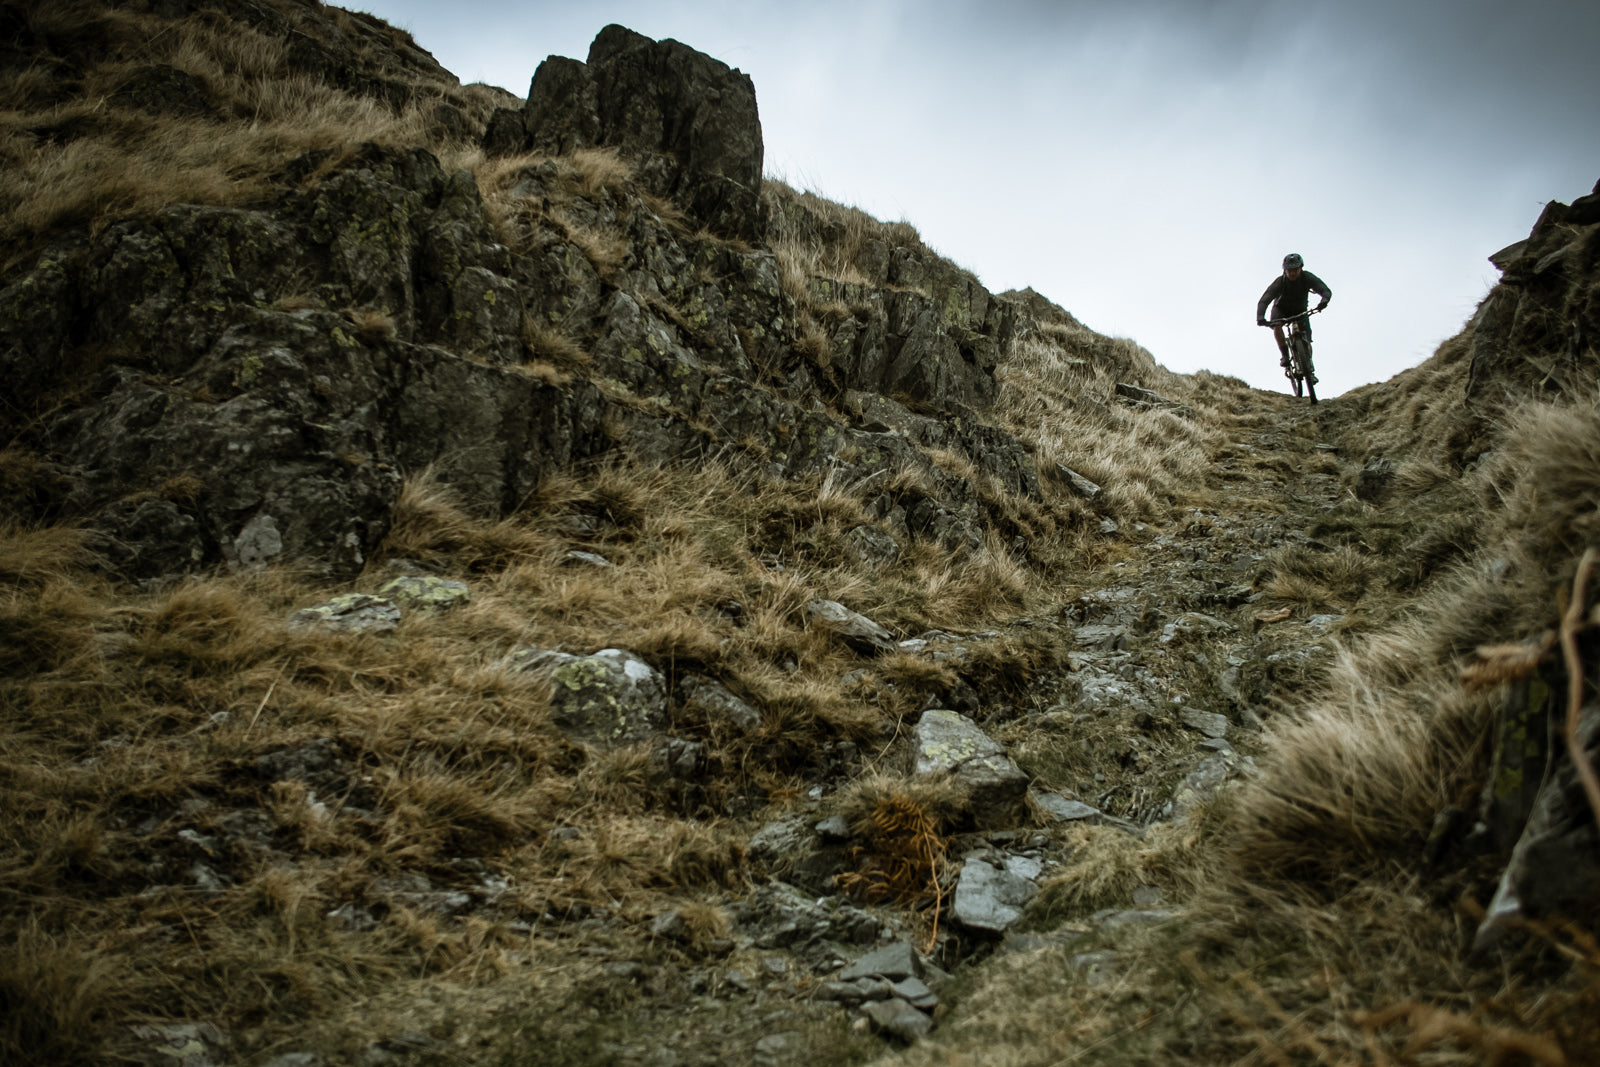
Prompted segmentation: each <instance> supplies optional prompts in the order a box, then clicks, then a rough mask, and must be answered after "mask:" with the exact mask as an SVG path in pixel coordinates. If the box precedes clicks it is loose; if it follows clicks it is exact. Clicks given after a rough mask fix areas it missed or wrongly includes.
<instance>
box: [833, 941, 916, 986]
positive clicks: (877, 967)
mask: <svg viewBox="0 0 1600 1067" xmlns="http://www.w3.org/2000/svg"><path fill="white" fill-rule="evenodd" d="M918 971H919V968H918V966H917V952H916V949H914V948H912V947H911V942H909V941H896V942H894V943H893V944H891V945H885V946H884V947H883V948H880V949H878V950H877V951H875V952H869V953H867V954H866V955H865V956H862V957H861V958H860V959H858V960H856V961H855V962H854V963H852V964H851V965H850V966H849V967H846V968H845V969H844V973H843V974H841V975H839V981H841V982H853V981H855V980H856V979H857V978H887V979H889V980H890V981H895V982H897V981H899V980H900V979H902V978H912V977H915V976H916V975H917V973H918Z"/></svg>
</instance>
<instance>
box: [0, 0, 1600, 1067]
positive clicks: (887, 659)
mask: <svg viewBox="0 0 1600 1067" xmlns="http://www.w3.org/2000/svg"><path fill="white" fill-rule="evenodd" d="M0 26H3V27H4V29H5V31H6V32H5V34H4V35H0V36H3V38H4V39H5V40H6V41H8V42H10V43H9V44H7V45H5V46H4V47H5V48H6V49H7V51H6V59H7V62H6V63H5V64H4V67H5V70H6V73H5V74H3V75H0V108H3V110H0V124H3V125H0V128H3V130H4V134H3V138H0V145H3V149H0V150H3V151H4V153H5V163H6V168H7V172H8V175H14V176H15V179H14V180H13V181H11V182H9V183H8V187H7V189H6V190H5V191H3V192H0V231H3V232H4V234H5V237H6V249H7V252H6V259H5V261H4V263H3V264H0V369H3V372H4V375H5V380H6V381H7V382H8V383H9V385H10V388H9V389H8V390H7V391H6V394H5V398H4V404H3V405H0V421H3V422H4V427H3V429H4V438H3V440H4V442H5V444H4V448H3V451H0V486H3V490H4V491H3V494H0V583H3V584H0V589H3V593H0V665H3V667H4V670H3V677H0V776H3V779H4V781H5V783H6V790H5V792H4V794H0V796H3V799H0V826H3V827H4V833H5V840H6V842H7V846H8V847H7V849H6V851H5V855H4V857H3V858H0V899H3V900H4V901H5V907H4V909H3V910H0V1056H3V1057H4V1058H5V1059H6V1060H7V1061H16V1062H28V1063H84V1062H119V1063H145V1064H160V1065H168V1064H184V1065H186V1067H202V1065H205V1064H219V1065H220V1064H234V1063H238V1064H272V1065H274V1067H291V1065H301V1067H303V1065H310V1064H346V1063H349V1064H363V1065H367V1064H388V1063H523V1062H540V1063H639V1064H646V1063H650V1064H698V1063H705V1064H711V1063H729V1062H759V1063H774V1064H778V1063H795V1064H799V1063H819V1064H820V1063H829V1064H832V1063H848V1062H864V1061H868V1060H878V1059H882V1060H885V1061H888V1060H900V1059H903V1060H908V1061H913V1062H916V1061H924V1060H925V1061H927V1062H939V1063H951V1062H961V1063H995V1062H1006V1063H1019V1064H1021V1063H1041V1064H1042V1063H1057V1062H1074V1063H1106V1064H1111V1063H1129V1062H1140V1063H1143V1062H1148V1063H1172V1064H1179V1063H1182V1064H1192V1063H1218V1064H1221V1063H1236V1062H1262V1063H1320V1064H1328V1065H1332V1064H1346V1063H1369V1062H1370V1063H1377V1064H1387V1063H1423V1062H1426V1063H1479V1062H1484V1063H1491V1062H1492V1063H1514V1062H1531V1063H1538V1064H1545V1065H1548V1064H1580V1063H1587V1062H1591V1061H1593V1060H1594V1059H1595V1058H1597V1057H1600V1032H1596V1031H1595V1029H1594V1027H1593V1024H1592V1020H1593V1019H1594V1018H1595V1017H1597V1016H1596V1011H1595V1009H1596V1007H1600V985H1597V984H1596V981H1595V978H1594V975H1595V973H1596V970H1595V969H1596V968H1597V967H1600V952H1597V950H1596V948H1595V944H1596V942H1595V940H1594V934H1595V932H1596V927H1595V915H1594V905H1595V902H1596V901H1597V900H1600V895H1597V888H1600V862H1597V860H1596V855H1597V851H1600V834H1597V833H1596V826H1597V821H1600V788H1597V789H1593V790H1591V788H1590V786H1589V785H1588V783H1589V782H1590V781H1592V778H1593V775H1592V770H1591V766H1592V753H1593V750H1594V748H1596V747H1597V745H1600V741H1597V738H1600V705H1595V704H1593V703H1592V702H1591V696H1592V688H1591V687H1590V686H1589V684H1588V683H1587V682H1586V681H1585V672H1584V665H1585V663H1586V662H1588V660H1589V659H1591V658H1592V657H1593V652H1594V650H1593V647H1592V646H1593V637H1592V634H1591V633H1590V630H1589V626H1590V612H1589V604H1590V598H1589V589H1588V585H1589V582H1588V567H1589V557H1588V556H1587V555H1586V554H1585V550H1586V549H1588V548H1589V547H1590V546H1591V545H1595V544H1596V543H1597V542H1600V530H1596V529H1594V515H1595V514H1596V507H1597V505H1600V477H1597V474H1596V472H1597V471H1600V464H1597V459H1600V456H1597V455H1596V452H1597V449H1600V414H1597V413H1596V411H1595V409H1594V406H1593V401H1592V397H1593V395H1594V387H1595V374H1594V372H1593V367H1594V356H1595V349H1594V338H1595V337H1596V336H1600V305H1597V304H1596V301H1595V298H1594V294H1595V292H1596V290H1597V285H1600V280H1597V279H1600V215H1597V214H1596V207H1595V204H1596V203H1597V202H1600V201H1597V199H1596V197H1595V196H1590V197H1583V198H1579V199H1578V200H1576V201H1574V202H1573V204H1571V205H1570V206H1568V205H1564V204H1554V203H1553V204H1552V205H1551V206H1550V208H1549V209H1547V211H1546V212H1545V215H1544V216H1543V217H1541V219H1540V220H1539V222H1538V224H1537V225H1536V227H1535V229H1534V231H1533V233H1532V235H1531V236H1530V237H1529V238H1528V240H1527V241H1525V242H1522V243H1520V244H1519V245H1516V246H1512V247H1511V248H1509V249H1507V250H1505V251H1503V252H1501V253H1497V254H1496V256H1495V257H1494V258H1495V262H1496V263H1497V265H1500V266H1501V267H1502V269H1503V271H1504V276H1503V278H1502V281H1501V284H1500V285H1498V286H1497V287H1496V288H1495V290H1494V291H1493V292H1492V293H1491V294H1490V295H1489V297H1488V298H1487V299H1486V300H1485V302H1484V304H1483V306H1482V307H1481V308H1480V310H1479V313H1478V314H1477V316H1476V317H1475V318H1474V320H1473V321H1472V322H1471V323H1470V324H1468V326H1467V327H1466V329H1465V330H1464V331H1463V333H1462V334H1461V335H1460V336H1458V337H1457V338H1455V339H1452V340H1451V341H1450V342H1447V343H1446V344H1445V345H1444V346H1442V347H1441V349H1440V351H1439V353H1438V354H1437V355H1436V356H1435V357H1434V358H1433V359H1432V360H1430V361H1428V362H1427V363H1425V364H1423V365H1422V366H1420V367H1417V368H1413V369H1412V370H1409V371H1406V372H1404V373H1402V374H1401V375H1399V376H1397V377H1396V378H1395V379H1394V380H1392V381H1391V382H1388V383H1385V384H1382V385H1374V386H1369V387H1365V388H1364V389H1361V390H1357V391H1355V392H1354V393H1352V394H1349V395H1347V396H1345V397H1340V398H1336V399H1334V400H1331V401H1325V402H1324V403H1323V404H1321V405H1319V406H1318V407H1317V408H1315V409H1312V408H1309V407H1304V406H1300V405H1299V404H1297V403H1295V402H1294V401H1293V400H1292V399H1291V398H1289V397H1286V396H1282V395H1278V394H1267V393H1261V392H1257V391H1253V390H1251V389H1249V388H1247V387H1246V386H1245V385H1244V384H1243V383H1241V382H1238V381H1235V380H1232V379H1227V378H1221V377H1218V376H1216V375H1211V374H1205V373H1202V374H1198V375H1193V376H1179V375H1174V374H1171V373H1169V372H1167V371H1166V370H1165V369H1163V368H1161V367H1160V366H1159V365H1158V364H1157V363H1156V362H1155V361H1154V359H1152V358H1151V356H1150V355H1149V353H1147V352H1145V351H1144V350H1142V349H1140V348H1139V347H1138V346H1137V345H1136V344H1134V343H1133V342H1130V341H1127V340H1123V339H1114V338H1107V337H1104V336H1101V335H1099V334H1097V333H1095V332H1094V331H1092V330H1090V329H1088V328H1087V327H1085V326H1084V325H1083V324H1082V323H1080V322H1079V321H1078V320H1077V319H1076V318H1074V317H1073V316H1072V315H1071V314H1070V313H1068V312H1067V311H1065V310H1063V309H1062V308H1060V307H1058V306H1056V305H1055V304H1053V303H1051V302H1050V301H1049V300H1048V299H1046V298H1044V297H1042V296H1040V295H1039V294H1037V293H1034V292H1032V291H1031V290H1029V291H1023V292H1013V293H1004V294H994V293H990V292H988V291H986V290H985V289H984V287H983V286H982V285H981V284H980V282H979V281H978V279H976V278H975V277H973V276H972V275H971V274H970V273H969V272H967V271H964V270H962V269H961V268H959V267H958V266H956V265H954V264H952V263H950V262H949V261H947V260H946V259H944V258H943V257H941V256H940V255H938V254H937V253H936V252H935V251H933V250H931V249H929V248H928V247H926V246H925V245H924V244H923V242H922V241H921V240H920V238H919V237H918V235H917V233H916V231H915V229H914V228H913V227H911V226H910V225H909V224H906V223H903V222H901V223H884V222H881V221H879V220H876V219H873V218H871V217H869V216H867V215H865V214H864V213H862V212H860V211H857V210H855V209H853V208H850V207H847V206H843V205H839V204H834V203H830V202H828V201H826V200H823V199H821V198H819V197H816V196H814V195H812V194H809V193H802V192H797V191H795V190H793V189H790V188H788V187H787V186H784V185H783V184H781V183H778V182H774V181H771V180H767V179H765V178H764V177H763V174H762V139H761V127H760V123H759V117H758V109H757V103H756V94H755V88H754V87H753V86H752V84H751V82H750V79H749V78H748V77H747V76H745V75H743V74H741V73H740V72H739V71H737V70H731V69H729V68H728V67H727V66H726V65H724V64H722V63H720V62H718V61H717V60H715V59H713V58H711V57H708V56H705V55H702V54H700V53H698V52H696V51H694V50H693V49H692V48H690V47H688V46H686V45H684V44H681V43H678V42H675V41H670V40H668V41H653V40H650V39H648V38H645V37H642V36H640V35H638V34H636V33H633V32H631V31H629V30H627V29H624V28H622V27H619V26H609V27H606V28H604V29H602V30H601V31H600V32H599V35H598V36H597V37H596V39H595V41H594V44H593V46H592V48H591V50H590V53H589V55H588V56H587V57H586V58H585V59H584V60H583V61H579V60H576V59H570V58H563V57H551V58H550V59H548V60H546V61H545V62H544V63H543V64H541V65H540V66H539V68H538V70H537V71H536V72H535V73H534V74H533V77H532V82H531V85H530V87H529V90H528V96H527V98H526V99H525V100H524V99H521V98H515V97H511V96H510V95H509V94H506V93H504V92H503V91H500V90H495V89H491V88H489V87H485V86H461V85H460V84H459V82H458V81H457V79H455V78H454V77H453V76H452V75H450V74H449V73H448V72H446V71H444V70H443V69H442V68H440V67H439V66H438V65H437V64H436V63H435V62H434V61H433V60H432V58H431V57H430V56H429V55H428V54H427V53H426V52H425V51H423V50H422V49H421V48H419V47H418V46H417V44H416V42H414V41H412V40H411V39H410V38H409V37H407V36H406V35H405V34H403V33H400V32H399V31H396V30H394V29H392V28H391V27H388V26H386V25H385V24H383V23H382V22H380V21H379V20H376V19H374V18H372V17H370V16H366V15H360V14H354V13H350V12H345V11H341V10H339V9H337V8H327V7H322V6H321V5H318V4H315V3H307V2H301V0H250V2H246V3H229V4H226V5H221V4H211V3H208V2H207V0H189V2H185V0H178V2H168V0H163V2H162V3H123V4H118V5H115V6H111V5H102V4H98V3H83V4H77V5H26V6H19V5H14V4H6V5H3V6H0ZM1597 194H1600V188H1597ZM1586 752H1587V754H1586ZM1591 796H1592V802H1593V804H1594V805H1595V809H1594V810H1591V808H1590V804H1591Z"/></svg>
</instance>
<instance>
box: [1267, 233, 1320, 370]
mask: <svg viewBox="0 0 1600 1067" xmlns="http://www.w3.org/2000/svg"><path fill="white" fill-rule="evenodd" d="M1310 293H1316V294H1317V295H1318V296H1320V297H1322V302H1321V303H1319V304H1318V305H1317V307H1316V310H1317V311H1321V310H1322V309H1323V308H1325V307H1327V306H1328V301H1330V300H1332V299H1333V290H1332V289H1329V288H1328V285H1327V283H1326V282H1324V281H1323V280H1322V279H1321V278H1319V277H1317V276H1316V275H1315V274H1312V273H1311V272H1310V271H1308V270H1306V261H1305V260H1303V259H1301V258H1300V254H1299V253H1298V252H1290V253H1289V254H1288V255H1286V256H1284V257H1283V273H1282V274H1280V275H1278V276H1277V277H1276V278H1274V279H1272V284H1271V285H1269V286H1267V291H1266V292H1264V293H1262V294H1261V299H1260V300H1257V301H1256V325H1257V326H1271V327H1272V336H1273V337H1275V338H1277V340H1278V353H1279V358H1278V365H1279V366H1281V367H1285V368H1287V367H1288V366H1289V345H1288V342H1286V341H1285V340H1284V339H1283V327H1282V326H1281V325H1277V324H1275V323H1274V322H1268V321H1267V305H1268V304H1272V318H1273V319H1274V320H1275V321H1276V322H1281V321H1282V320H1283V319H1287V318H1289V317H1291V316H1294V315H1300V314H1303V313H1304V312H1305V310H1306V298H1307V295H1308V294H1310ZM1305 331H1306V340H1307V341H1309V340H1311V319H1310V318H1309V317H1307V318H1306V320H1305Z"/></svg>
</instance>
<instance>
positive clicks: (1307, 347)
mask: <svg viewBox="0 0 1600 1067" xmlns="http://www.w3.org/2000/svg"><path fill="white" fill-rule="evenodd" d="M1318 310H1319V309H1318V308H1307V309H1306V310H1305V311H1302V312H1300V313H1299V314H1298V315H1290V316H1289V317H1288V318H1286V319H1273V320H1272V321H1271V322H1269V323H1268V324H1267V325H1269V326H1274V327H1278V326H1281V327H1283V344H1284V347H1285V348H1287V349H1288V350H1289V365H1288V366H1287V367H1285V368H1284V369H1283V375H1284V377H1285V378H1288V379H1289V381H1291V382H1293V383H1294V395H1295V396H1299V395H1300V386H1301V383H1302V382H1304V383H1305V388H1306V390H1307V391H1308V392H1309V393H1310V395H1311V402H1312V403H1313V404H1314V403H1316V402H1317V391H1316V388H1315V385H1314V383H1313V379H1314V378H1315V376H1316V375H1315V373H1314V372H1313V370H1312V367H1311V341H1310V340H1309V339H1308V338H1307V337H1306V336H1305V327H1306V323H1307V321H1308V320H1309V319H1310V318H1311V316H1313V315H1315V314H1316V313H1317V311H1318ZM1302 363H1303V365H1302Z"/></svg>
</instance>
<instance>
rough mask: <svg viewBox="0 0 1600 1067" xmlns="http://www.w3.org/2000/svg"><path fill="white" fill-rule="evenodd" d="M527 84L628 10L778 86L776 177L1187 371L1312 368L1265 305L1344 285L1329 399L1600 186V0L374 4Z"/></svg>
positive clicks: (1270, 377) (1476, 290) (1456, 325)
mask: <svg viewBox="0 0 1600 1067" xmlns="http://www.w3.org/2000/svg"><path fill="white" fill-rule="evenodd" d="M365 9H366V10H369V11H371V12H372V13H374V14H376V15H378V16H380V17H382V18H384V19H386V20H387V21H389V22H391V23H393V24H395V25H398V26H402V27H404V28H406V29H408V30H410V31H411V32H412V34H413V35H414V36H415V37H416V39H417V42H418V43H419V44H420V45H421V46H422V47H423V48H426V49H428V50H429V51H430V52H432V53H433V54H434V56H435V57H436V58H437V59H438V60H439V62H440V63H442V64H443V65H444V66H445V67H446V68H447V69H449V70H450V71H451V72H452V73H454V74H456V75H457V76H458V77H460V78H461V80H462V81H463V82H473V81H483V82H488V83H490V84H493V85H499V86H501V87H503V88H506V89H509V90H510V91H512V92H514V93H516V94H517V95H518V96H526V95H527V91H528V83H529V81H530V80H531V79H532V76H533V72H534V70H535V68H536V67H537V66H538V64H539V62H540V61H541V60H542V59H544V57H545V56H547V55H562V56H570V57H572V58H574V59H580V60H581V59H584V58H585V57H586V56H587V54H588V50H589V43H590V42H591V41H592V40H593V39H594V36H595V34H596V33H598V32H599V30H600V29H601V27H603V26H604V25H606V24H607V23H610V22H618V23H621V24H622V25H625V26H627V27H629V28H631V29H633V30H637V31H638V32H640V33H643V34H645V35H647V36H649V37H653V38H656V39H660V38H665V37H671V38H675V39H676V40H679V41H682V42H683V43H685V44H687V45H689V46H691V47H693V48H696V49H698V50H700V51H702V52H706V53H708V54H710V55H713V56H715V57H716V58H718V59H720V60H722V61H723V62H725V63H727V64H729V65H730V66H734V67H738V68H739V69H741V70H743V71H745V72H746V73H747V74H749V75H750V76H751V78H752V79H753V80H754V82H755V87H756V98H757V102H758V106H759V108H760V112H761V123H762V134H763V138H764V140H765V144H766V171H767V173H768V175H770V176H773V177H778V178H782V179H784V180H785V181H787V182H789V184H791V185H794V186H796V187H797V188H802V189H810V190H812V191H814V192H817V193H819V194H821V195H823V196H826V197H828V198H829V199H832V200H837V201H841V202H844V203H848V204H854V205H855V206H857V207H860V208H862V209H863V210H865V211H868V212H870V213H871V214H873V215H875V216H877V217H878V218H881V219H885V220H897V219H904V220H906V221H908V222H910V223H912V224H913V225H915V226H916V227H917V229H918V230H919V231H920V232H921V234H922V236H923V239H924V240H925V241H927V242H928V244H930V245H931V246H933V247H934V248H935V249H937V250H938V251H939V252H941V253H942V254H944V255H945V256H947V257H949V258H950V259H953V260H954V261H956V262H957V263H959V264H961V265H962V266H964V267H966V268H968V269H970V270H972V271H973V272H975V273H976V274H977V275H978V277H979V278H980V279H981V280H982V281H983V283H984V285H985V286H987V287H988V288H989V289H990V290H991V291H994V292H1001V291H1004V290H1006V289H1013V288H1018V289H1020V288H1022V287H1024V286H1032V287H1033V288H1034V289H1036V290H1038V291H1039V292H1040V293H1043V294H1044V295H1045V296H1047V297H1049V298H1050V299H1051V300H1053V301H1055V302H1056V303H1058V304H1060V305H1061V306H1062V307H1065V308H1066V309H1067V310H1068V311H1071V312H1072V313H1073V314H1074V315H1076V316H1077V317H1078V318H1079V319H1081V320H1082V321H1083V322H1084V323H1085V324H1086V325H1088V326H1091V327H1093V328H1094V329H1096V330H1099V331H1100V332H1102V333H1108V334H1112V335H1114V336H1121V337H1131V338H1133V339H1134V340H1136V341H1138V342H1139V343H1140V344H1142V345H1144V346H1145V347H1146V348H1148V349H1149V350H1150V351H1151V352H1152V353H1154V355H1155V356H1156V358H1157V359H1158V360H1160V361H1161V362H1162V363H1164V364H1165V365H1166V366H1168V367H1170V368H1171V369H1173V370H1176V371H1194V370H1198V369H1201V368H1206V369H1210V370H1214V371H1217V372H1219V373H1225V374H1233V375H1237V376H1238V377H1241V378H1243V379H1245V380H1246V381H1248V382H1250V383H1251V384H1252V385H1257V386H1260V387H1263V388H1269V389H1282V388H1285V387H1286V384H1287V383H1286V382H1285V381H1284V379H1283V378H1282V376H1281V373H1280V372H1279V370H1278V366H1277V349H1276V347H1275V346H1274V345H1273V343H1272V339H1271V335H1270V334H1269V333H1268V331H1266V330H1263V329H1259V328H1257V327H1256V326H1255V317H1254V313H1255V302H1256V300H1257V298H1258V297H1259V296H1260V295H1261V292H1262V290H1263V289H1265V288H1266V286H1267V284H1268V283H1269V282H1271V280H1272V279H1273V277H1274V276H1275V275H1276V274H1277V273H1278V271H1279V269H1280V267H1279V265H1280V263H1281V261H1282V258H1283V256H1284V254H1285V253H1287V252H1291V251H1295V252H1299V253H1301V254H1302V255H1303V256H1304V257H1305V260H1306V266H1307V269H1309V270H1311V271H1312V272H1313V273H1315V274H1317V275H1319V276H1320V277H1321V278H1322V279H1323V280H1324V281H1326V282H1327V283H1328V285H1329V286H1330V287H1331V288H1332V289H1333V293H1334V298H1333V303H1332V305H1331V306H1330V307H1329V309H1328V311H1327V313H1325V314H1323V315H1321V316H1319V317H1318V318H1317V319H1316V320H1315V326H1316V339H1317V344H1316V362H1317V371H1318V374H1319V376H1320V377H1321V379H1322V386H1321V392H1322V393H1323V395H1328V396H1332V395H1337V394H1338V393H1341V392H1344V391H1346V390H1348V389H1351V388H1354V387H1356V386H1358V385H1361V384H1364V383H1366V382H1371V381H1384V380H1386V379H1388V378H1389V377H1390V376H1392V375H1393V374H1394V373H1396V372H1397V371H1399V370H1401V369H1403V368H1405V367H1408V366H1411V365H1413V364H1416V363H1419V362H1421V361H1422V360H1423V359H1425V358H1427V357H1428V356H1429V355H1430V354H1432V352H1433V350H1434V348H1435V347H1437V346H1438V344H1439V342H1440V341H1443V340H1444V339H1445V338H1447V337H1449V336H1451V335H1452V334H1454V333H1455V332H1456V331H1457V330H1458V329H1460V328H1461V326H1462V325H1463V323H1464V322H1465V321H1466V319H1467V318H1468V317H1469V316H1470V315H1471V313H1472V311H1473V309H1474V307H1475V306H1476V304H1477V302H1478V301H1479V300H1480V299H1481V298H1482V297H1483V295H1484V294H1485V293H1486V292H1487V291H1488V288H1489V287H1490V285H1492V284H1493V283H1494V281H1495V279H1496V278H1497V276H1498V275H1497V274H1496V272H1495V270H1494V268H1493V267H1492V266H1491V265H1490V264H1489V263H1488V262H1487V260H1486V259H1485V257H1486V256H1488V255H1489V254H1490V253H1492V252H1495V251H1496V250H1498V249H1499V248H1501V247H1503V246H1505V245H1507V244H1510V243H1511V242H1513V241H1516V240H1519V239H1521V238H1522V237H1525V236H1527V232H1528V229H1529V228H1530V227H1531V226H1532V225H1533V222H1534V220H1535V219H1536V218H1537V217H1538V215H1539V212H1540V210H1541V208H1542V207H1543V205H1544V203H1545V202H1546V201H1548V200H1552V199H1555V200H1563V201H1571V200H1572V199H1573V198H1575V197H1577V196H1581V195H1583V194H1584V193H1587V192H1589V191H1590V190H1591V189H1592V188H1593V186H1594V184H1595V180H1596V179H1597V178H1600V3H1596V2H1595V0H1520V2H1517V3H1512V2H1508V0H1329V2H1324V3H1319V2H1314V0H1313V2H1301V3H1294V4H1289V3H1281V2H1269V0H1056V2H1048V0H1032V2H1027V0H986V2H966V0H849V2H839V0H813V2H810V3H795V2H790V3H783V4H768V3H761V2H757V0H744V2H727V0H700V2H695V0H676V2H674V0H614V2H613V0H456V2H455V3H452V4H439V3H437V2H436V0H374V2H371V3H369V4H368V5H366V7H365Z"/></svg>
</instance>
